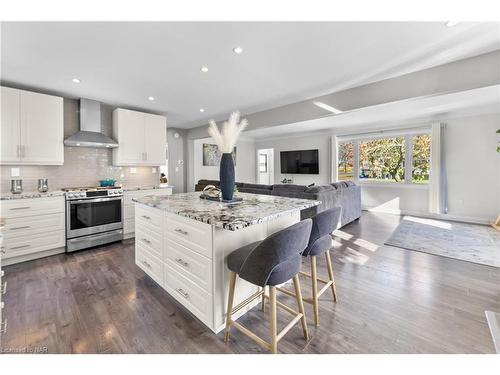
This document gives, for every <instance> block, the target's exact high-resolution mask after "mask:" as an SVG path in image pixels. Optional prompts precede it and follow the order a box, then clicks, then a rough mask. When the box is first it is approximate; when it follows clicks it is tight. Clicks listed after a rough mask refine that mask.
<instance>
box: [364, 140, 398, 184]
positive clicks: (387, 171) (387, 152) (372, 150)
mask: <svg viewBox="0 0 500 375" xmlns="http://www.w3.org/2000/svg"><path fill="white" fill-rule="evenodd" d="M359 178H360V179H363V180H373V181H391V182H404V180H405V138H404V137H396V138H379V139H372V140H368V141H360V142H359Z"/></svg>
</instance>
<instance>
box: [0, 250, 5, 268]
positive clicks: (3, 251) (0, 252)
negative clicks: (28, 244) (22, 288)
mask: <svg viewBox="0 0 500 375" xmlns="http://www.w3.org/2000/svg"><path fill="white" fill-rule="evenodd" d="M0 254H5V247H3V246H2V247H0ZM2 272H3V271H2Z"/></svg>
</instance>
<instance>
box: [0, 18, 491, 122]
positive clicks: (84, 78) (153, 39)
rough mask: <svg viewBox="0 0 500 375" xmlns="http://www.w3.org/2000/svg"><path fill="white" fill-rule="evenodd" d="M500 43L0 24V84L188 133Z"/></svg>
mask: <svg viewBox="0 0 500 375" xmlns="http://www.w3.org/2000/svg"><path fill="white" fill-rule="evenodd" d="M498 44H499V26H498V24H497V23H482V24H477V23H460V24H458V25H457V26H454V27H445V26H444V22H443V23H436V22H434V23H430V22H425V23H424V22H406V23H403V22H396V23H395V22H328V23H321V22H313V23H311V22H288V23H277V22H269V23H266V22H237V23H230V22H184V23H178V22H177V23H175V22H157V23H152V22H149V23H144V22H135V23H125V22H104V23H95V22H57V23H56V22H48V23H35V22H22V23H2V30H1V79H2V81H3V82H4V83H6V84H13V85H20V86H27V87H31V88H36V89H42V90H49V91H51V92H54V93H58V94H61V95H65V96H68V97H87V98H91V99H96V100H100V101H102V102H105V103H108V104H114V105H120V106H125V107H130V108H141V109H144V110H149V111H154V112H160V113H166V114H167V116H168V122H169V125H170V126H178V127H184V128H191V127H194V126H198V125H202V124H205V123H207V120H208V119H209V118H212V117H213V118H216V119H221V118H226V117H227V114H228V113H229V112H230V111H232V110H235V109H239V110H241V111H242V112H243V113H244V114H249V113H253V112H257V111H261V110H265V109H269V108H273V107H276V106H280V105H285V104H289V103H294V102H297V101H301V100H305V99H309V98H313V97H316V96H320V95H324V94H328V93H331V92H335V91H338V90H340V89H345V88H349V87H353V86H358V85H361V84H365V83H368V82H373V81H377V80H380V79H385V78H389V77H393V76H397V75H400V74H405V73H409V72H411V71H416V70H420V69H425V68H428V67H431V66H435V65H440V64H443V63H447V62H450V61H454V60H458V59H462V58H466V57H470V56H474V55H477V54H481V53H485V52H489V51H492V50H495V49H497V48H498ZM235 46H241V47H243V49H244V52H243V54H241V55H236V54H235V53H233V52H232V49H233V47H235ZM202 65H206V66H207V67H208V68H209V71H208V73H201V72H200V67H201V66H202ZM74 77H77V78H79V79H81V83H80V84H74V83H72V82H71V80H72V78H74ZM148 96H154V97H155V99H156V100H155V101H153V102H150V101H148V100H147V98H148ZM200 108H205V109H206V111H205V112H204V113H200V112H199V109H200Z"/></svg>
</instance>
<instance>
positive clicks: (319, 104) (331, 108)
mask: <svg viewBox="0 0 500 375" xmlns="http://www.w3.org/2000/svg"><path fill="white" fill-rule="evenodd" d="M313 104H314V105H315V106H317V107H320V108H323V109H324V110H326V111H328V112H332V113H335V114H336V115H338V114H339V113H342V111H341V110H340V109H337V108H334V107H332V106H331V105H328V104H325V103H323V102H313Z"/></svg>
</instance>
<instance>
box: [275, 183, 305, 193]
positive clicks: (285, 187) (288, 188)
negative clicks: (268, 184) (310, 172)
mask: <svg viewBox="0 0 500 375" xmlns="http://www.w3.org/2000/svg"><path fill="white" fill-rule="evenodd" d="M273 190H274V191H276V192H303V191H305V190H306V186H304V185H294V184H279V185H273Z"/></svg>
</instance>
